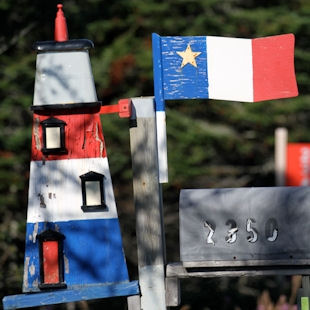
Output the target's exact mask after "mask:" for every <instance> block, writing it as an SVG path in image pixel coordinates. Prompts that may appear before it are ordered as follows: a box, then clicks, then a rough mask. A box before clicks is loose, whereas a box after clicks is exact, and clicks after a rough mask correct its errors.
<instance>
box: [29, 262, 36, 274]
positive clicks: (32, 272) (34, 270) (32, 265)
mask: <svg viewBox="0 0 310 310" xmlns="http://www.w3.org/2000/svg"><path fill="white" fill-rule="evenodd" d="M29 273H30V275H31V276H32V277H33V276H34V275H35V273H36V266H35V265H34V263H33V262H32V264H31V265H30V266H29Z"/></svg>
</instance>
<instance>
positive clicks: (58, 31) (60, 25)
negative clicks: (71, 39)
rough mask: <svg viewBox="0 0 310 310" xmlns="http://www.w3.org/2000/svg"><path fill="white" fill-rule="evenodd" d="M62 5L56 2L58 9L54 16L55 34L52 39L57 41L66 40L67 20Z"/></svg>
mask: <svg viewBox="0 0 310 310" xmlns="http://www.w3.org/2000/svg"><path fill="white" fill-rule="evenodd" d="M62 7H63V5H62V4H57V8H58V11H57V14H56V18H55V36H54V39H55V41H57V42H62V41H67V40H68V29H67V22H66V18H65V15H64V12H63V10H62Z"/></svg>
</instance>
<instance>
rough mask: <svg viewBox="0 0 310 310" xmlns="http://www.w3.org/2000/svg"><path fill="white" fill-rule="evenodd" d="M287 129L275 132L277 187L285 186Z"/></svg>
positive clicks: (278, 129) (279, 129)
mask: <svg viewBox="0 0 310 310" xmlns="http://www.w3.org/2000/svg"><path fill="white" fill-rule="evenodd" d="M286 147H287V129H286V128H283V127H281V128H277V129H276V131H275V177H276V185H277V186H285V185H286V184H285V171H286Z"/></svg>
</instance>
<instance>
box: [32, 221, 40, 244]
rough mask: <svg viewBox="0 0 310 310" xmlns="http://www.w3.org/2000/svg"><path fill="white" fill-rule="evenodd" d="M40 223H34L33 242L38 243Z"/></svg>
mask: <svg viewBox="0 0 310 310" xmlns="http://www.w3.org/2000/svg"><path fill="white" fill-rule="evenodd" d="M38 229H39V223H35V224H34V228H33V232H32V242H33V243H36V241H37V235H38Z"/></svg>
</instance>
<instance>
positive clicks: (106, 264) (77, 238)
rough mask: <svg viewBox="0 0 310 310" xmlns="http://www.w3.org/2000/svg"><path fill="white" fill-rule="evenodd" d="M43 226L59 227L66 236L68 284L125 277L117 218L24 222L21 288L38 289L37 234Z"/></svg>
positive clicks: (65, 268)
mask: <svg viewBox="0 0 310 310" xmlns="http://www.w3.org/2000/svg"><path fill="white" fill-rule="evenodd" d="M46 229H52V230H56V231H59V232H61V233H62V234H63V235H64V236H65V239H64V241H63V248H64V280H65V283H66V284H67V287H68V288H72V287H75V286H78V285H84V284H101V283H113V282H114V283H117V282H123V281H128V272H127V266H126V261H125V257H124V254H123V248H122V239H121V233H120V228H119V222H118V219H117V218H115V219H100V220H78V221H67V222H55V223H44V222H41V223H27V231H26V253H25V267H24V268H25V272H24V284H23V291H24V292H34V291H39V288H38V284H39V281H40V264H39V244H38V240H37V235H38V234H39V233H41V232H42V231H44V230H46Z"/></svg>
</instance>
